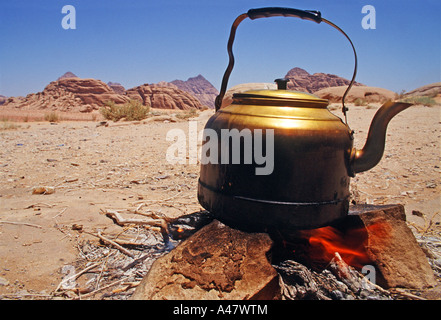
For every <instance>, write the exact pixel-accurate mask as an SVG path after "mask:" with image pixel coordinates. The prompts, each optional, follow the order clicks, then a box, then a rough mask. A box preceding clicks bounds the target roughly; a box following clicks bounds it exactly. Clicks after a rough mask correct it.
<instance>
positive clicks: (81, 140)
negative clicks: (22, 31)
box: [0, 105, 441, 299]
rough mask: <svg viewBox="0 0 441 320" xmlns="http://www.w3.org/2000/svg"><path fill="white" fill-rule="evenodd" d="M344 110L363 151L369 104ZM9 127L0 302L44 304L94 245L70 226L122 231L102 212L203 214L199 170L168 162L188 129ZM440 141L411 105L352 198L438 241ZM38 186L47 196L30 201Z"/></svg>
mask: <svg viewBox="0 0 441 320" xmlns="http://www.w3.org/2000/svg"><path fill="white" fill-rule="evenodd" d="M349 108H350V111H349V112H348V122H349V125H350V127H351V128H352V129H353V130H355V145H356V146H357V147H359V148H361V147H362V146H363V143H364V139H365V137H366V135H367V131H368V127H369V124H370V121H371V119H372V117H373V115H374V113H375V111H376V108H377V105H376V106H375V107H372V105H370V107H369V108H367V107H360V106H351V105H350V106H349ZM332 109H333V112H334V113H336V114H337V115H338V116H341V113H340V111H339V110H338V109H337V108H332ZM212 114H213V111H212V110H206V111H203V112H200V113H199V117H198V118H194V119H193V120H197V123H198V129H199V130H202V129H203V126H204V125H205V123H206V121H207V120H208V118H209V117H210V116H211V115H212ZM16 124H17V125H18V126H19V127H18V128H15V129H10V130H2V131H0V221H1V223H0V296H1V295H3V296H4V297H8V298H14V297H20V298H25V299H29V298H46V297H50V295H51V293H52V292H53V291H54V290H55V289H56V288H57V286H58V285H59V283H60V281H61V279H62V278H63V274H62V273H61V270H62V268H63V266H66V265H71V264H73V263H74V261H75V260H76V259H77V257H78V255H79V248H78V243H79V241H80V240H81V239H85V238H89V239H90V240H91V241H95V242H97V241H98V240H97V239H96V238H94V237H93V236H91V235H89V234H87V233H86V232H82V233H80V232H78V231H76V230H73V228H72V226H74V225H76V226H81V228H82V230H83V231H88V232H97V231H102V232H103V233H105V234H112V233H113V234H115V233H118V232H120V230H121V227H119V226H116V225H115V224H114V222H113V221H112V220H111V219H109V218H108V217H106V216H105V215H103V214H102V210H105V209H134V208H137V207H138V206H139V205H140V204H144V208H145V209H148V210H151V211H154V212H160V213H161V214H164V215H166V216H167V217H170V218H173V217H178V216H181V215H183V214H187V213H192V212H196V211H199V210H200V209H201V207H200V206H199V204H198V201H197V180H198V175H199V165H197V164H170V163H168V162H167V161H166V151H167V148H168V147H169V146H170V145H171V144H172V142H170V141H167V140H166V134H167V132H168V131H169V130H171V129H175V128H179V129H182V130H184V132H188V122H187V121H179V122H169V121H165V122H146V123H142V122H130V123H116V124H115V123H109V126H107V127H106V126H100V125H99V122H98V121H61V122H58V123H56V124H51V123H49V122H26V123H25V122H18V123H16ZM440 137H441V118H440V107H439V106H434V107H424V106H413V107H411V108H409V109H407V110H405V111H403V112H402V113H401V114H399V115H397V116H396V117H395V118H394V119H393V120H392V121H391V123H390V124H389V129H388V133H387V141H386V149H385V152H384V157H383V159H382V161H381V162H380V164H379V165H377V166H376V167H375V168H374V169H372V170H370V171H368V172H365V173H360V174H358V175H357V176H356V177H355V178H353V179H352V182H351V186H352V191H353V195H354V200H355V201H357V202H358V203H363V202H367V203H372V204H395V203H400V204H403V205H404V206H405V209H406V214H407V217H408V222H409V225H411V228H420V230H423V229H424V228H425V227H427V226H428V224H429V222H430V221H431V219H432V226H435V227H436V228H438V229H437V230H438V233H439V230H440V229H441V227H440V226H439V224H438V225H434V224H433V223H435V222H438V223H439V221H441V219H440V214H439V211H440V194H441V179H440V173H441V168H440V166H441V164H440V150H441V146H440V141H441V139H440ZM38 186H45V187H52V188H53V190H54V191H55V192H53V193H51V194H33V190H34V188H35V187H38ZM49 193H50V192H49ZM163 199H172V200H170V201H167V203H166V205H165V203H164V202H161V201H158V200H163ZM416 211H418V212H419V214H418V215H416V214H415V213H416ZM412 212H413V213H414V214H412ZM14 295H15V296H14Z"/></svg>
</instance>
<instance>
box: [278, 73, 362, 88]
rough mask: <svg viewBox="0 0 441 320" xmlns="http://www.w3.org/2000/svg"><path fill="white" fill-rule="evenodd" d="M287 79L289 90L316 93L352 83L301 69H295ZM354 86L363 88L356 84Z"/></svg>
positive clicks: (327, 74)
mask: <svg viewBox="0 0 441 320" xmlns="http://www.w3.org/2000/svg"><path fill="white" fill-rule="evenodd" d="M285 78H287V79H289V80H290V81H289V82H288V89H290V90H297V91H302V92H309V93H314V92H316V91H318V90H320V89H324V88H328V87H338V86H347V85H349V83H350V82H351V81H350V80H348V79H345V78H342V77H339V76H337V75H335V74H329V73H314V74H312V75H311V74H309V73H308V72H307V71H306V70H304V69H301V68H293V69H291V70H289V71H288V73H287V74H286V75H285ZM354 86H363V85H362V84H360V83H357V82H355V83H354Z"/></svg>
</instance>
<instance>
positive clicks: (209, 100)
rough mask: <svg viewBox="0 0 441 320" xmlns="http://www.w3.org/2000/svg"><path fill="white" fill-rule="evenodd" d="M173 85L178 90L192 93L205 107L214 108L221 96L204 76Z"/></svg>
mask: <svg viewBox="0 0 441 320" xmlns="http://www.w3.org/2000/svg"><path fill="white" fill-rule="evenodd" d="M171 84H174V85H175V86H176V87H177V88H178V89H181V90H183V91H186V92H188V93H191V94H192V95H194V96H195V97H196V98H198V99H199V101H200V102H201V103H202V104H203V105H206V106H207V107H210V108H214V100H215V99H216V96H217V95H218V94H219V91H217V89H216V88H215V87H214V86H213V85H212V84H211V83H210V82H209V81H208V80H207V79H205V78H204V77H203V76H202V75H198V76H196V77H193V78H188V79H187V80H186V81H183V80H174V81H172V82H171Z"/></svg>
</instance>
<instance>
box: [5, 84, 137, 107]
mask: <svg viewBox="0 0 441 320" xmlns="http://www.w3.org/2000/svg"><path fill="white" fill-rule="evenodd" d="M107 101H114V102H115V103H117V104H122V103H125V102H128V101H129V98H128V97H126V96H124V95H120V94H116V93H115V92H114V91H113V90H112V89H110V88H109V86H107V85H106V84H105V83H104V82H102V81H101V80H96V79H80V78H76V77H67V78H63V79H61V80H56V81H52V82H51V83H49V84H48V85H47V86H46V88H44V90H43V91H42V92H38V93H31V94H28V95H27V96H26V97H24V98H23V97H15V98H9V99H8V100H7V102H6V103H5V104H4V106H5V107H14V108H19V109H27V110H32V109H37V110H38V109H49V110H57V111H74V112H78V111H79V112H91V111H93V110H97V109H99V108H100V107H102V106H103V105H104V104H105V102H107Z"/></svg>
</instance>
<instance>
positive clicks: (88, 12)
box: [0, 0, 441, 96]
mask: <svg viewBox="0 0 441 320" xmlns="http://www.w3.org/2000/svg"><path fill="white" fill-rule="evenodd" d="M64 5H73V6H74V7H75V9H76V29H75V30H65V29H63V28H62V25H61V21H62V19H63V17H64V16H65V14H63V13H62V12H61V9H62V7H63V6H64ZM365 5H372V6H374V7H375V10H376V29H374V30H372V29H370V30H365V29H363V28H362V25H361V21H362V19H363V17H364V16H365V15H366V14H363V13H362V12H361V10H362V7H363V6H365ZM269 6H279V7H292V8H298V9H316V10H320V11H321V12H322V16H323V17H324V18H326V19H328V20H330V21H332V22H334V23H335V24H337V25H338V26H340V27H341V28H342V29H343V30H344V31H345V32H346V33H347V34H348V35H349V36H350V37H351V39H352V41H353V42H354V45H355V47H356V49H357V54H358V58H359V69H358V74H357V78H356V80H357V81H359V82H361V83H364V84H366V85H370V86H377V87H383V88H387V89H390V90H393V91H395V92H399V91H401V90H407V91H409V90H412V89H414V88H416V87H419V86H422V85H425V84H428V83H433V82H439V81H441V79H440V75H441V65H440V61H441V19H440V18H439V14H440V12H441V1H440V0H420V1H416V0H387V1H385V0H369V1H368V0H363V1H358V0H345V1H344V0H335V1H330V0H316V1H315V0H309V1H294V0H291V1H283V0H280V1H269V0H234V1H233V0H222V1H220V0H188V1H186V0H161V1H152V0H142V1H141V0H81V1H79V0H56V1H55V0H39V1H36V0H13V1H12V0H1V2H0V94H2V95H6V96H18V95H26V94H28V93H33V92H39V91H42V90H43V89H44V87H45V86H46V85H47V84H48V83H49V82H51V81H53V80H56V79H57V78H58V77H59V76H61V75H62V74H64V73H65V72H66V71H71V72H73V73H75V74H76V75H78V76H79V77H81V78H96V79H100V80H102V81H104V82H108V81H113V82H120V83H121V84H122V85H123V86H124V87H126V88H131V87H134V86H137V85H141V84H144V83H156V82H159V81H172V80H175V79H181V80H186V79H187V78H189V77H193V76H196V75H198V74H202V75H203V76H204V77H205V78H207V79H208V80H209V81H210V82H211V83H212V84H213V85H214V86H215V87H217V88H219V86H220V83H221V79H222V76H223V73H224V71H225V67H226V65H227V62H228V60H227V52H226V44H227V40H228V34H229V30H230V27H231V24H232V22H233V21H234V19H235V18H236V17H237V16H238V15H239V14H241V13H244V12H246V11H247V10H248V9H250V8H259V7H269ZM234 53H235V57H236V65H235V69H234V70H233V73H232V75H231V79H230V84H229V87H231V86H233V85H236V84H239V83H246V82H272V81H273V80H274V79H276V78H280V77H283V76H284V75H285V74H286V73H287V71H288V70H289V69H291V68H293V67H301V68H304V69H306V70H307V71H308V72H310V73H315V72H325V73H333V74H337V75H339V76H342V77H345V78H351V76H352V70H353V56H352V50H351V48H350V45H349V43H348V42H347V40H346V39H345V38H344V37H343V36H342V35H341V34H340V33H338V32H337V31H336V30H334V29H333V28H331V27H330V26H328V25H325V24H315V23H313V22H311V21H304V20H300V19H294V18H282V17H277V18H268V19H258V20H254V21H252V20H249V19H247V20H245V21H244V22H243V23H242V24H241V25H240V26H239V28H238V31H237V37H236V41H235V44H234Z"/></svg>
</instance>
